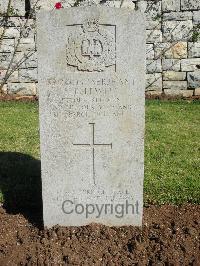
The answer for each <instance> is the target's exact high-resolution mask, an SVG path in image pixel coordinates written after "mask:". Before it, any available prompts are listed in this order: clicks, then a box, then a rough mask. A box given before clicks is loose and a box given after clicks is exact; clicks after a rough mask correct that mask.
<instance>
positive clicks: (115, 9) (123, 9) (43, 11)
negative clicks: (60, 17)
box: [37, 5, 145, 19]
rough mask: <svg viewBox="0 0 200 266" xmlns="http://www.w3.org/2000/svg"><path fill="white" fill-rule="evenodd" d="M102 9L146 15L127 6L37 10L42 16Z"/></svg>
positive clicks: (38, 14) (38, 15)
mask: <svg viewBox="0 0 200 266" xmlns="http://www.w3.org/2000/svg"><path fill="white" fill-rule="evenodd" d="M91 9H93V10H102V11H108V10H109V11H111V10H112V11H113V12H114V13H127V15H128V14H130V15H131V14H132V15H134V14H140V15H141V16H142V17H143V19H145V15H144V13H143V12H141V10H131V9H128V8H127V9H126V8H116V7H107V6H100V5H93V6H77V7H69V8H63V9H61V10H60V9H59V10H56V9H53V10H45V9H40V10H38V12H37V17H41V16H43V15H47V14H53V15H55V14H63V13H68V12H70V11H74V10H81V11H89V10H91Z"/></svg>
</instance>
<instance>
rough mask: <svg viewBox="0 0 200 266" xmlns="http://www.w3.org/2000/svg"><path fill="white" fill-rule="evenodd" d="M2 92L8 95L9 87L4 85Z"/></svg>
mask: <svg viewBox="0 0 200 266" xmlns="http://www.w3.org/2000/svg"><path fill="white" fill-rule="evenodd" d="M1 91H2V92H3V93H5V94H7V93H8V86H7V84H4V85H3V87H2V88H1Z"/></svg>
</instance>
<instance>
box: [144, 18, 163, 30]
mask: <svg viewBox="0 0 200 266" xmlns="http://www.w3.org/2000/svg"><path fill="white" fill-rule="evenodd" d="M146 29H147V30H160V29H161V21H159V20H148V21H147V22H146Z"/></svg>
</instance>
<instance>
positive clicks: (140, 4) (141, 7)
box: [137, 1, 147, 13]
mask: <svg viewBox="0 0 200 266" xmlns="http://www.w3.org/2000/svg"><path fill="white" fill-rule="evenodd" d="M137 7H138V9H139V10H140V11H141V12H142V13H145V11H146V9H147V1H138V2H137Z"/></svg>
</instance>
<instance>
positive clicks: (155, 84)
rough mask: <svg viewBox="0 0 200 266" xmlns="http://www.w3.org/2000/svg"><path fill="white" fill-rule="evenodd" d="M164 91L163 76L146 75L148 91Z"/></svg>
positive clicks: (156, 74) (158, 74)
mask: <svg viewBox="0 0 200 266" xmlns="http://www.w3.org/2000/svg"><path fill="white" fill-rule="evenodd" d="M150 90H152V91H153V90H156V91H162V74H161V73H154V74H147V75H146V91H150Z"/></svg>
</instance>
